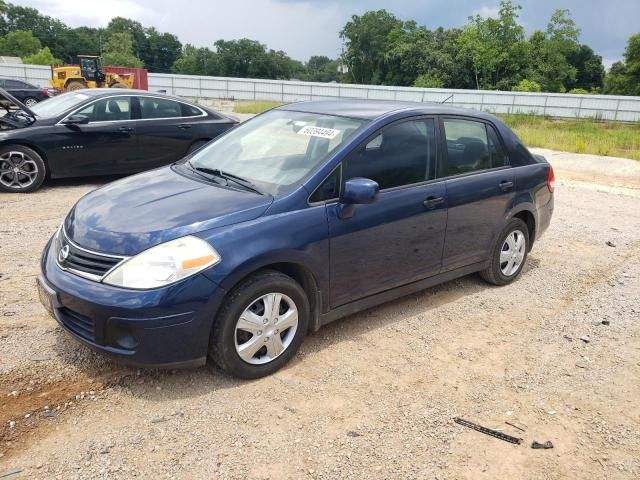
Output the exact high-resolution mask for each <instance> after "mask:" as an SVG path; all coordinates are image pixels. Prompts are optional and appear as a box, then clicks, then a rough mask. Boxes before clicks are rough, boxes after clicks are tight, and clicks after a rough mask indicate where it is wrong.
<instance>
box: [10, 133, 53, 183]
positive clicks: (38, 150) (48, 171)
mask: <svg viewBox="0 0 640 480" xmlns="http://www.w3.org/2000/svg"><path fill="white" fill-rule="evenodd" d="M11 145H20V146H22V147H27V148H30V149H31V150H33V151H34V152H36V153H37V154H38V155H40V157H41V158H42V161H43V162H44V166H45V168H46V172H45V174H46V176H47V177H50V176H51V166H50V165H49V160H48V158H47V153H46V151H45V150H44V149H43V148H42V147H40V146H38V145H36V144H35V143H32V142H29V141H28V140H22V139H20V140H5V141H4V142H2V143H0V148H4V147H10V146H11Z"/></svg>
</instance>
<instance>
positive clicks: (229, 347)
mask: <svg viewBox="0 0 640 480" xmlns="http://www.w3.org/2000/svg"><path fill="white" fill-rule="evenodd" d="M269 293H279V294H284V295H285V296H287V297H289V299H290V300H292V301H293V303H294V304H295V307H296V309H297V313H298V324H297V328H296V330H295V333H292V339H291V340H290V343H289V344H288V346H287V347H286V348H285V349H284V351H282V353H280V354H279V355H278V356H275V358H273V359H272V360H270V361H268V363H263V364H260V365H256V364H251V363H248V362H247V361H245V360H243V359H242V358H241V357H240V355H239V353H238V351H237V349H236V342H237V338H238V337H237V335H238V334H239V333H238V332H236V324H237V322H238V319H239V318H240V316H241V315H242V314H243V312H244V311H245V310H246V309H247V308H249V307H250V306H251V305H252V304H254V302H256V301H258V302H259V301H260V300H259V299H260V298H261V297H262V296H263V295H268V294H269ZM265 306H266V304H265ZM309 312H310V308H309V300H308V298H307V295H306V294H305V291H304V290H303V289H302V287H301V286H300V285H299V284H298V283H297V282H296V281H295V280H293V279H292V278H291V277H289V276H287V275H284V274H282V273H280V272H276V271H271V270H264V271H261V272H258V273H256V274H255V275H252V276H251V277H249V278H248V279H246V280H244V281H243V282H242V283H241V284H240V285H239V286H237V287H236V288H234V289H233V290H232V291H231V292H230V294H229V296H228V297H227V299H226V300H225V302H224V304H223V306H222V307H221V309H220V312H219V314H218V317H217V318H216V319H215V321H214V324H213V328H212V331H211V340H210V342H209V356H210V358H211V359H212V360H213V362H214V363H215V364H216V365H217V366H218V367H220V369H222V370H223V371H225V372H227V373H229V374H231V375H233V376H236V377H239V378H244V379H255V378H260V377H264V376H266V375H270V374H272V373H273V372H275V371H277V370H278V369H280V368H281V367H282V366H283V365H285V364H286V363H287V362H288V361H289V360H290V359H291V358H292V357H293V356H294V355H295V353H296V351H297V350H298V348H299V347H300V345H301V344H302V341H303V340H304V337H305V335H306V333H307V327H308V325H309V316H310V313H309ZM265 328H268V327H265ZM265 331H266V330H265ZM276 332H278V330H276ZM285 332H286V331H283V332H281V333H278V335H281V336H282V335H285V336H286V335H287V333H285ZM241 333H242V332H241ZM258 333H260V332H258ZM251 338H253V336H252V337H251ZM258 339H260V337H258ZM268 339H269V337H266V340H268ZM266 340H265V341H266ZM245 341H246V340H245ZM260 341H262V340H260ZM265 352H266V345H265ZM259 353H260V351H258V352H257V353H256V355H258V354H259ZM254 358H255V357H254Z"/></svg>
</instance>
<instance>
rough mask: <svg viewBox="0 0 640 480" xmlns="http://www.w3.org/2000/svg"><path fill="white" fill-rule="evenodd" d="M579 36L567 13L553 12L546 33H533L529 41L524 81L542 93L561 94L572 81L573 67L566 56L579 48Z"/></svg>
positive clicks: (574, 76) (571, 54)
mask: <svg viewBox="0 0 640 480" xmlns="http://www.w3.org/2000/svg"><path fill="white" fill-rule="evenodd" d="M579 35H580V30H579V29H578V28H577V27H576V25H575V22H574V21H573V19H572V18H571V16H570V14H569V11H568V10H556V11H555V12H554V13H553V15H552V16H551V19H550V20H549V23H548V25H547V29H546V31H545V32H541V31H536V32H534V33H533V34H532V35H531V37H530V38H529V58H528V64H529V68H528V71H527V74H526V76H527V78H530V79H532V80H534V81H536V82H538V83H539V84H540V85H542V89H543V90H544V91H545V92H565V91H566V89H567V86H571V85H573V84H574V83H575V82H576V74H577V68H576V67H575V66H574V65H572V64H571V63H570V62H569V57H571V56H573V55H576V54H577V52H578V51H579V49H580V44H579V43H578V37H579Z"/></svg>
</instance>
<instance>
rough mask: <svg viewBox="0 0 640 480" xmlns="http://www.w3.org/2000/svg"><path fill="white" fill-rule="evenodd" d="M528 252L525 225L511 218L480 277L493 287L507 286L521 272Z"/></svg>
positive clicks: (527, 233)
mask: <svg viewBox="0 0 640 480" xmlns="http://www.w3.org/2000/svg"><path fill="white" fill-rule="evenodd" d="M528 252H529V229H528V228H527V224H526V223H524V222H523V221H522V220H520V219H519V218H513V219H511V220H510V221H509V223H508V224H507V226H506V227H505V228H504V230H502V233H501V234H500V236H499V237H498V242H497V243H496V245H495V247H494V249H493V253H492V255H491V264H490V265H489V267H487V268H486V269H485V270H482V271H481V272H480V275H481V276H482V278H483V279H484V280H486V281H487V282H489V283H493V284H494V285H507V284H508V283H511V282H513V281H514V280H515V279H516V278H518V275H520V273H521V272H522V268H523V267H524V264H525V263H526V261H527V254H528Z"/></svg>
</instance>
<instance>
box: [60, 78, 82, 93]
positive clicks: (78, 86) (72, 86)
mask: <svg viewBox="0 0 640 480" xmlns="http://www.w3.org/2000/svg"><path fill="white" fill-rule="evenodd" d="M65 88H66V90H67V92H73V91H74V90H82V89H83V88H87V85H86V84H85V83H84V82H83V81H81V80H71V81H70V82H69V83H67V86H66V87H65Z"/></svg>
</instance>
